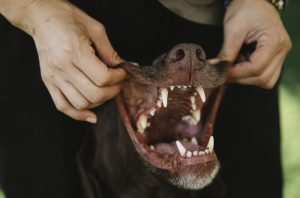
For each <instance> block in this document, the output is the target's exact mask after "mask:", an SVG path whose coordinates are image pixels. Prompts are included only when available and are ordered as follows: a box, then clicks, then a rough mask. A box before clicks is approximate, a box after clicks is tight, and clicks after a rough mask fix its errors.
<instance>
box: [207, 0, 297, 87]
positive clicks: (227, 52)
mask: <svg viewBox="0 0 300 198" xmlns="http://www.w3.org/2000/svg"><path fill="white" fill-rule="evenodd" d="M253 42H256V48H255V50H254V52H253V53H252V54H251V55H250V57H249V59H247V60H243V61H240V62H237V64H235V65H234V66H233V67H232V69H231V70H230V72H229V82H233V83H239V84H247V85H256V86H258V87H261V88H265V89H271V88H273V87H274V85H275V84H276V82H277V80H278V78H279V76H280V72H281V68H282V64H283V62H284V60H285V57H286V55H287V53H288V52H289V51H290V49H291V47H292V43H291V40H290V38H289V36H288V34H287V32H286V30H285V28H284V26H283V24H282V21H281V19H280V16H279V14H278V12H277V11H276V9H275V8H274V7H273V6H272V5H271V4H270V3H269V2H267V1H266V0H234V1H232V2H231V4H230V6H229V7H228V9H227V12H226V14H225V18H224V43H223V46H222V49H221V51H220V53H219V55H218V58H217V59H213V60H210V61H211V62H215V61H217V60H228V61H232V62H235V61H236V59H237V56H238V53H239V51H240V49H241V47H242V45H243V44H249V43H253Z"/></svg>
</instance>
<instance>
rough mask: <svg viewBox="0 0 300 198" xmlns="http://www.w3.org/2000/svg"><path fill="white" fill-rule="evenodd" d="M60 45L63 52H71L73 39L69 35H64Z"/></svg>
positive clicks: (72, 50)
mask: <svg viewBox="0 0 300 198" xmlns="http://www.w3.org/2000/svg"><path fill="white" fill-rule="evenodd" d="M61 47H62V50H63V51H64V52H67V53H73V52H74V39H73V37H72V36H71V35H66V36H65V37H64V39H63V40H62V42H61Z"/></svg>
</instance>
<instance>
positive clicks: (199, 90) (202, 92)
mask: <svg viewBox="0 0 300 198" xmlns="http://www.w3.org/2000/svg"><path fill="white" fill-rule="evenodd" d="M196 91H197V92H198V94H199V96H200V98H201V100H202V102H205V101H206V96H205V91H204V89H203V87H201V86H198V87H197V88H196Z"/></svg>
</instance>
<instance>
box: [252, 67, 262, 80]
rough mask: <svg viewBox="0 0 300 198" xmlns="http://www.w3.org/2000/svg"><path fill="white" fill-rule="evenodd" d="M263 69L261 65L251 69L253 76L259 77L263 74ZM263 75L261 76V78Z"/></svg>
mask: <svg viewBox="0 0 300 198" xmlns="http://www.w3.org/2000/svg"><path fill="white" fill-rule="evenodd" d="M261 72H262V69H261V68H260V67H254V68H253V69H252V71H251V76H257V77H259V76H260V75H261ZM260 78H261V77H259V79H260Z"/></svg>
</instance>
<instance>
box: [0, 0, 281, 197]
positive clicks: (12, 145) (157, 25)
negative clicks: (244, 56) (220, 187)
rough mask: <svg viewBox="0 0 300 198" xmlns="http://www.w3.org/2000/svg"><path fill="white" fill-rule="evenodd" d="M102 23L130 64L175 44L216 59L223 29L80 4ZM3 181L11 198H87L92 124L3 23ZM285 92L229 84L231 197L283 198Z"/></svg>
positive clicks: (107, 3) (25, 40)
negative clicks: (75, 113)
mask: <svg viewBox="0 0 300 198" xmlns="http://www.w3.org/2000/svg"><path fill="white" fill-rule="evenodd" d="M75 3H76V4H77V5H78V6H79V7H81V8H82V9H83V10H85V11H86V12H87V13H88V14H90V15H91V16H92V17H94V18H96V19H97V20H99V21H101V22H102V23H103V24H104V25H105V26H106V28H107V31H108V35H109V37H110V40H111V41H112V44H113V46H114V47H115V49H116V50H117V51H118V52H119V53H120V55H121V56H122V58H124V59H126V60H130V61H135V62H139V63H140V64H148V63H149V62H151V61H152V60H153V59H154V58H155V57H156V56H157V55H159V54H161V53H163V52H165V51H167V50H169V49H170V48H171V47H172V46H174V45H175V44H178V43H181V42H192V43H197V44H200V45H201V46H202V47H203V48H204V50H205V51H206V52H207V54H208V57H212V56H214V55H216V53H217V52H218V50H219V49H220V46H221V44H222V27H214V26H206V25H199V24H196V23H192V22H189V21H187V20H185V19H182V18H180V17H178V16H176V15H174V14H173V13H172V12H170V11H168V10H167V9H165V8H164V7H163V6H161V5H160V4H159V3H158V2H156V1H146V0H144V1H142V0H131V1H121V0H119V1H118V0H102V1H84V0H82V1H80V2H79V1H76V2H75ZM0 43H1V45H0V93H1V95H0V182H1V185H2V188H3V189H4V191H5V193H6V195H7V198H27V197H31V198H48V197H49V198H50V197H51V198H54V197H55V198H69V197H70V198H77V197H78V198H79V197H82V193H81V186H80V178H79V174H78V167H77V164H76V154H77V152H78V149H79V147H80V145H81V143H82V140H83V139H84V136H85V133H86V130H87V129H89V126H90V125H89V124H86V123H83V122H78V121H74V120H72V119H71V118H68V117H67V116H65V115H63V114H62V113H60V112H58V111H57V110H56V109H55V106H54V104H53V102H52V100H51V97H50V95H49V94H48V91H47V89H46V88H45V86H44V85H43V82H42V80H41V77H40V73H39V64H38V57H37V54H36V50H35V48H34V43H33V41H32V39H31V38H30V37H29V36H27V35H26V34H25V33H23V32H21V31H20V30H18V29H16V28H14V27H12V26H11V25H9V24H8V22H6V21H5V20H4V19H2V18H1V20H0ZM279 128H280V127H279V113H278V90H277V87H275V88H274V89H272V90H270V91H267V90H262V89H259V88H256V87H250V86H241V85H229V86H228V90H227V93H226V95H225V97H224V99H223V102H222V105H221V107H220V111H219V114H218V117H217V123H216V127H215V133H214V134H215V135H214V136H215V140H216V148H215V150H216V152H217V154H218V157H219V159H220V161H221V164H222V168H221V172H220V174H221V176H222V178H223V180H224V184H225V186H226V189H227V197H228V198H241V197H243V198H248V197H249V198H250V197H251V198H252V197H256V198H259V197H263V198H265V197H272V198H280V197H281V194H282V174H281V163H280V131H279Z"/></svg>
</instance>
